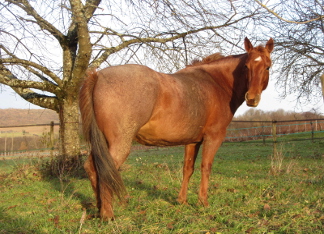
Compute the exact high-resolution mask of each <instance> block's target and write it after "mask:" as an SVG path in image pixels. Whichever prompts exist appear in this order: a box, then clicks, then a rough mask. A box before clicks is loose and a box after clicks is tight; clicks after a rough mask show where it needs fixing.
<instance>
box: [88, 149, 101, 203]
mask: <svg viewBox="0 0 324 234" xmlns="http://www.w3.org/2000/svg"><path fill="white" fill-rule="evenodd" d="M84 169H85V171H86V172H87V174H88V177H89V179H90V182H91V186H92V189H93V191H94V193H95V196H96V200H97V207H98V209H100V206H101V201H100V197H99V196H98V195H99V191H98V189H99V187H98V184H97V183H98V175H97V170H96V168H95V165H94V161H93V158H92V155H91V154H90V155H89V156H88V158H87V160H86V161H85V163H84Z"/></svg>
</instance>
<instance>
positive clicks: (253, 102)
mask: <svg viewBox="0 0 324 234" xmlns="http://www.w3.org/2000/svg"><path fill="white" fill-rule="evenodd" d="M260 100H261V95H260V94H256V95H254V97H253V96H252V95H249V93H248V92H246V94H245V101H246V105H248V106H250V107H256V106H257V105H258V104H259V102H260Z"/></svg>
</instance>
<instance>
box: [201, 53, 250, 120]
mask: <svg viewBox="0 0 324 234" xmlns="http://www.w3.org/2000/svg"><path fill="white" fill-rule="evenodd" d="M246 58H247V56H246V54H242V55H236V56H230V57H227V58H224V59H222V60H220V61H219V62H217V63H214V64H210V65H209V66H208V67H207V70H209V71H208V72H209V73H210V74H212V76H213V78H214V80H215V82H216V83H218V84H219V85H220V86H222V88H223V89H224V90H227V93H228V94H229V96H230V98H231V101H230V103H231V104H230V105H231V109H232V112H233V114H234V112H235V111H236V109H237V108H238V107H239V106H240V105H241V104H242V103H243V102H244V96H245V93H246V92H247V88H248V87H247V86H248V85H247V82H248V81H247V79H246V70H245V68H244V66H245V61H246Z"/></svg>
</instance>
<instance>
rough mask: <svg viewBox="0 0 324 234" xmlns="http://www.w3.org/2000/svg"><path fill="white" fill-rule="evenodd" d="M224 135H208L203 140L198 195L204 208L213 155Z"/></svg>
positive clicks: (206, 202) (206, 201)
mask: <svg viewBox="0 0 324 234" xmlns="http://www.w3.org/2000/svg"><path fill="white" fill-rule="evenodd" d="M225 133H226V131H224V132H218V133H217V135H216V134H213V135H209V136H208V137H206V138H205V139H204V144H203V152H202V162H201V183H200V189H199V194H198V198H199V201H200V202H201V203H202V204H203V205H204V206H208V205H209V203H208V196H207V191H208V182H209V176H210V173H211V169H212V165H213V161H214V157H215V154H216V152H217V150H218V148H219V147H220V145H221V144H222V142H223V140H224V137H225Z"/></svg>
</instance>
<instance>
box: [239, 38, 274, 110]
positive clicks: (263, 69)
mask: <svg viewBox="0 0 324 234" xmlns="http://www.w3.org/2000/svg"><path fill="white" fill-rule="evenodd" d="M244 46H245V50H246V52H247V54H248V58H247V60H246V63H245V69H247V79H248V87H247V88H248V91H247V92H246V94H245V101H246V104H247V105H248V106H251V107H256V106H257V105H258V104H259V102H260V99H261V93H262V91H263V90H265V89H266V87H267V86H268V81H269V69H270V66H271V59H270V53H271V52H272V50H273V39H272V38H270V40H269V41H268V42H267V44H266V46H265V47H263V46H257V47H253V46H252V44H251V42H250V40H249V39H248V38H245V40H244Z"/></svg>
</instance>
